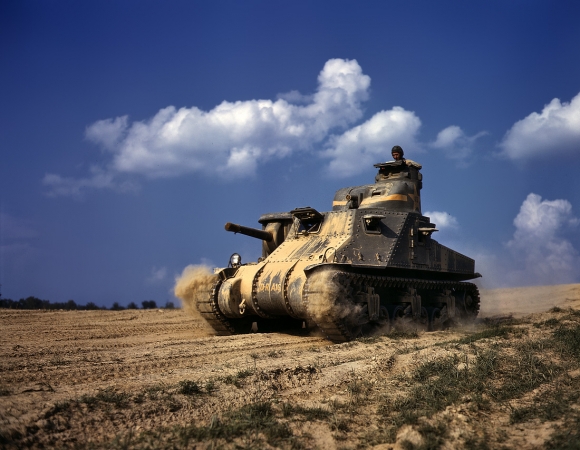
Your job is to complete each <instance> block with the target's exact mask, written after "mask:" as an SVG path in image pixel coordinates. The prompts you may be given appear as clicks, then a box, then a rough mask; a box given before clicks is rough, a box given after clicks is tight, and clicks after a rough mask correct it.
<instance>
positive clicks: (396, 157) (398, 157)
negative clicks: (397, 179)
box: [391, 145, 405, 161]
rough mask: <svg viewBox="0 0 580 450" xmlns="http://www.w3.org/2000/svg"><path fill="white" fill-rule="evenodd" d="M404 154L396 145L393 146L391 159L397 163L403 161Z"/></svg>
mask: <svg viewBox="0 0 580 450" xmlns="http://www.w3.org/2000/svg"><path fill="white" fill-rule="evenodd" d="M404 154H405V153H404V152H403V149H402V148H401V147H400V146H398V145H395V146H394V147H393V149H392V150H391V155H393V159H394V160H395V161H399V160H401V159H403V155H404Z"/></svg>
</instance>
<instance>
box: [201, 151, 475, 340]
mask: <svg viewBox="0 0 580 450" xmlns="http://www.w3.org/2000/svg"><path fill="white" fill-rule="evenodd" d="M375 167H377V168H378V169H379V173H378V174H377V177H376V182H375V183H374V184H369V185H364V186H356V187H347V188H343V189H339V190H338V191H337V192H336V194H335V196H334V200H333V203H332V210H331V211H328V212H318V211H317V210H315V209H314V208H310V207H305V208H297V209H294V210H292V211H290V212H285V213H270V214H264V215H263V216H261V217H260V219H259V221H258V222H259V223H260V224H261V225H262V229H261V230H260V229H254V228H249V227H242V226H240V225H236V224H232V223H227V224H226V226H225V228H226V230H227V231H231V232H234V233H240V234H245V235H248V236H252V237H254V238H257V239H260V240H262V257H261V258H259V259H258V261H256V262H250V263H245V264H242V263H241V260H240V259H239V255H238V254H234V255H232V258H231V260H230V264H229V266H228V267H226V268H222V269H216V275H215V283H214V286H213V289H212V290H211V292H207V293H206V294H204V295H203V296H201V299H200V300H199V301H198V302H197V307H198V309H199V311H200V312H201V314H202V315H203V317H204V318H205V319H206V320H207V321H208V322H209V324H210V325H211V326H212V327H213V328H214V329H215V330H216V331H217V332H218V333H219V334H232V333H244V332H249V331H250V330H251V328H252V325H253V324H254V323H255V324H256V325H257V327H258V330H259V331H261V332H264V331H281V330H284V329H288V328H293V327H295V328H302V327H304V326H309V327H312V326H317V327H318V328H320V329H321V330H322V332H323V333H324V334H325V335H326V336H327V337H328V338H329V339H331V340H332V341H335V342H343V341H348V340H351V339H354V338H357V337H360V336H368V335H372V334H376V333H387V332H388V331H389V330H390V329H391V328H392V327H397V326H399V325H405V326H409V325H411V326H416V327H425V328H426V329H428V330H434V329H439V328H442V327H446V326H448V325H450V324H452V323H453V322H456V321H458V320H461V319H463V320H472V319H474V318H475V317H476V316H477V314H478V311H479V293H478V290H477V287H476V286H475V285H474V284H472V283H468V282H465V281H466V280H470V279H473V278H476V277H479V276H481V275H479V274H478V273H476V272H475V271H474V261H473V259H471V258H468V257H467V256H464V255H462V254H460V253H458V252H456V251H454V250H451V249H450V248H447V247H445V246H443V245H441V244H439V243H438V242H437V241H436V240H434V239H433V237H432V235H433V233H434V232H436V231H437V229H436V225H435V224H433V223H431V221H430V219H429V217H425V216H423V215H422V214H421V197H420V191H421V188H422V175H421V173H420V168H421V166H420V165H418V164H416V163H413V162H407V161H404V160H403V161H395V162H387V163H380V164H376V165H375Z"/></svg>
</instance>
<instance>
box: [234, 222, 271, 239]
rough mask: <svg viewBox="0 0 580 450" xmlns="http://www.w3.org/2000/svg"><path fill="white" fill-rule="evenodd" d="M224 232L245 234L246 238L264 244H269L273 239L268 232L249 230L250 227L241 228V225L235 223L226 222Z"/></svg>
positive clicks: (255, 229)
mask: <svg viewBox="0 0 580 450" xmlns="http://www.w3.org/2000/svg"><path fill="white" fill-rule="evenodd" d="M225 228H226V231H231V232H232V233H241V234H245V235H246V236H250V237H253V238H256V239H262V240H263V241H266V242H271V241H272V240H273V239H274V238H273V236H272V233H270V232H269V231H264V230H258V229H257V228H250V227H243V226H242V225H238V224H235V223H231V222H228V223H226V226H225Z"/></svg>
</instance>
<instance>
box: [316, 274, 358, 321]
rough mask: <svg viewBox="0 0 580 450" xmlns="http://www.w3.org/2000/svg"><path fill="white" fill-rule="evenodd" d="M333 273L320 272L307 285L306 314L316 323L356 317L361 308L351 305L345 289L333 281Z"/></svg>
mask: <svg viewBox="0 0 580 450" xmlns="http://www.w3.org/2000/svg"><path fill="white" fill-rule="evenodd" d="M334 274H335V272H334V271H330V270H321V271H319V272H316V273H314V274H313V275H312V277H311V279H310V281H309V283H308V312H309V313H310V314H311V315H312V317H313V318H314V321H316V320H317V319H319V318H326V317H332V318H334V319H335V320H336V319H344V318H345V317H347V316H350V317H356V316H357V315H358V314H359V313H360V311H361V309H362V307H361V306H360V305H357V304H354V303H352V299H351V298H350V295H349V292H348V291H347V289H346V288H345V287H344V286H342V285H340V284H339V283H338V282H337V281H336V280H334V279H333V275H334Z"/></svg>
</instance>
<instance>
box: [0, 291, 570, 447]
mask: <svg viewBox="0 0 580 450" xmlns="http://www.w3.org/2000/svg"><path fill="white" fill-rule="evenodd" d="M509 314H512V318H508V317H506V316H507V315H509ZM494 316H495V317H494ZM498 316H501V317H498ZM480 317H482V318H483V320H478V322H477V323H476V324H475V325H473V326H470V327H464V328H455V329H452V330H448V331H438V332H433V333H426V332H423V331H416V330H408V331H406V332H394V333H391V334H390V335H388V336H379V337H370V338H363V339H360V340H357V341H354V342H349V343H344V344H332V343H330V342H328V341H326V340H325V339H323V338H322V337H320V336H317V335H308V334H306V333H305V334H303V335H288V334H279V333H272V334H261V333H253V334H247V335H239V336H227V337H223V336H213V335H212V333H211V331H209V330H208V329H207V328H205V326H204V324H203V323H202V322H200V321H199V320H198V319H196V318H195V317H193V316H188V315H187V314H186V313H185V312H184V311H182V310H145V311H144V310H127V311H75V312H66V311H56V312H43V311H15V310H0V338H1V339H0V448H46V447H50V448H53V447H56V448H167V449H174V448H196V449H205V448H212V449H213V448H225V449H230V448H259V449H261V448H305V449H310V448H319V449H355V448H374V449H431V448H444V449H445V448H472V449H486V448H488V449H497V448H506V449H507V448H509V449H512V448H518V449H522V448H524V449H525V448H570V449H573V448H575V449H578V448H580V431H579V430H580V285H563V286H548V287H534V288H521V289H502V290H495V291H484V292H482V308H481V314H480Z"/></svg>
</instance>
